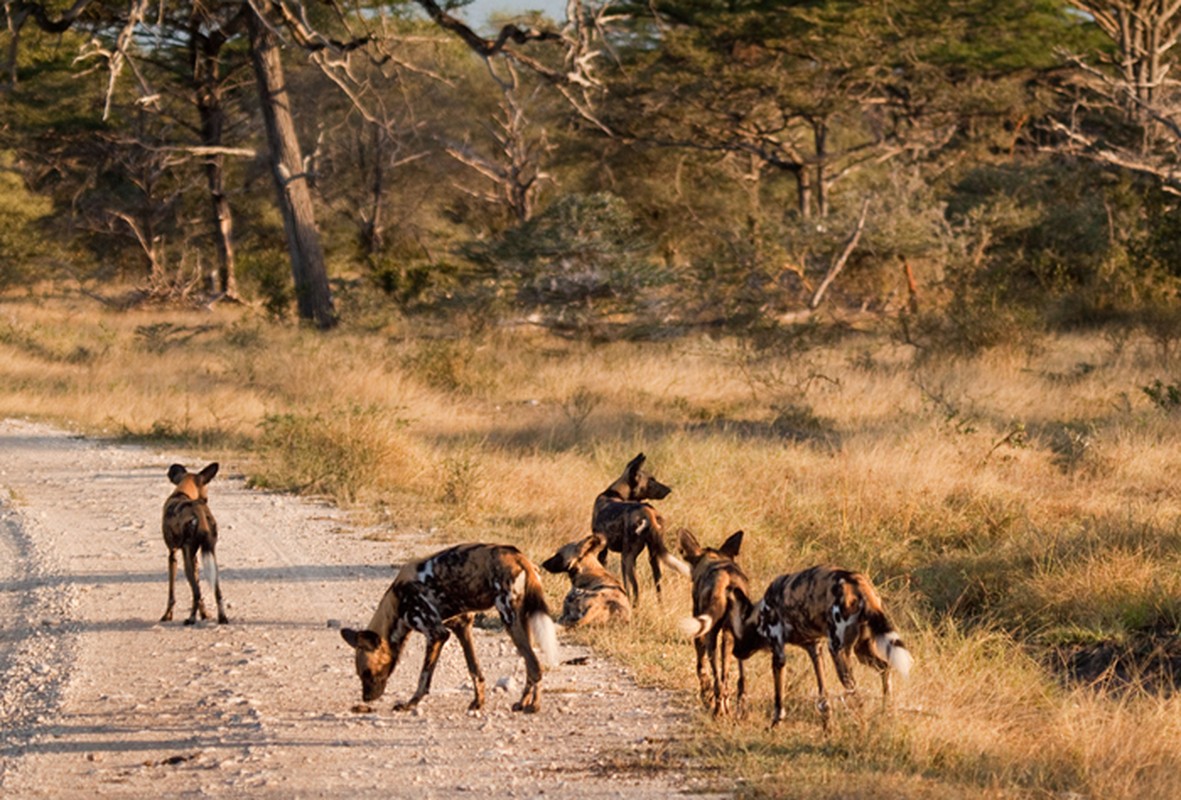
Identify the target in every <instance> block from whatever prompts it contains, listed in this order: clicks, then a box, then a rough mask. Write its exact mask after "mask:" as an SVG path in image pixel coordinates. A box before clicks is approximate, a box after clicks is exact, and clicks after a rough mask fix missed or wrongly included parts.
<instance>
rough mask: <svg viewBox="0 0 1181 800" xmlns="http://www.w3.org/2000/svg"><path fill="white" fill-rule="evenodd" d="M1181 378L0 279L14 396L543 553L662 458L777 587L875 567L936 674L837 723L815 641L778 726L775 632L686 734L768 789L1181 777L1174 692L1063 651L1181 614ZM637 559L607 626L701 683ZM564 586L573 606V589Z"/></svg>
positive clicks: (638, 665)
mask: <svg viewBox="0 0 1181 800" xmlns="http://www.w3.org/2000/svg"><path fill="white" fill-rule="evenodd" d="M1174 375H1176V364H1166V363H1161V362H1160V361H1159V357H1158V354H1157V351H1156V350H1154V349H1153V348H1152V347H1151V346H1150V345H1149V344H1148V343H1147V342H1145V343H1137V342H1135V341H1132V342H1129V343H1127V344H1125V345H1124V346H1123V347H1122V348H1121V349H1120V350H1119V351H1118V352H1117V351H1114V350H1112V348H1111V347H1110V346H1109V345H1108V344H1107V343H1106V340H1105V339H1104V338H1103V337H1102V336H1101V335H1098V334H1096V335H1092V336H1083V335H1079V336H1065V337H1055V338H1047V339H1045V340H1043V341H1042V342H1040V343H1039V347H1038V348H1037V349H1036V350H1030V349H1026V350H1023V351H1020V352H1017V351H1003V350H1002V351H993V352H990V353H988V354H986V355H984V356H982V357H979V358H976V359H973V360H971V361H963V360H955V361H940V362H937V361H935V360H932V359H928V360H923V359H916V357H915V354H914V353H913V352H912V351H911V350H910V349H909V348H905V347H901V346H899V345H897V344H895V343H893V342H892V341H890V340H889V338H888V337H885V336H881V335H876V334H872V333H865V334H856V335H853V336H850V337H847V338H846V339H845V340H844V341H841V342H837V343H835V344H829V345H825V346H823V347H816V348H812V349H807V350H802V351H801V350H799V349H797V348H794V347H787V346H785V347H782V348H780V349H777V348H776V347H774V346H772V347H768V348H763V349H758V348H753V347H752V346H750V345H749V344H744V343H741V342H735V341H728V340H722V341H719V340H714V339H708V338H695V337H690V338H687V339H683V340H678V341H675V342H671V343H659V344H632V343H615V344H609V345H601V346H593V347H592V346H589V345H585V344H579V343H572V342H568V341H563V340H559V339H554V338H549V337H546V336H544V335H541V334H538V333H536V332H527V331H515V332H501V333H495V334H491V335H486V336H484V337H482V338H480V339H478V340H469V339H463V338H458V339H457V338H447V337H427V336H423V335H421V334H419V333H417V332H416V331H414V330H413V329H412V328H411V327H410V326H409V325H406V324H404V323H399V322H396V321H395V322H390V323H388V324H386V325H385V326H384V327H383V326H378V325H372V324H371V325H370V326H369V327H368V328H367V329H366V330H340V331H335V332H333V333H330V334H318V333H313V332H310V331H305V330H299V329H295V328H292V327H288V326H279V325H272V324H270V323H266V322H263V321H259V320H257V319H254V318H253V317H251V316H250V314H249V312H247V311H244V310H241V309H219V310H216V311H215V312H212V313H197V312H178V311H176V310H171V309H170V310H166V311H136V312H127V313H120V314H115V313H110V312H104V311H101V310H97V309H96V308H95V306H94V305H93V304H91V303H90V302H89V301H85V300H78V299H69V298H55V299H53V300H52V301H50V300H43V301H38V300H33V299H28V298H25V299H21V300H16V299H7V300H4V301H3V302H0V382H2V385H3V386H4V387H5V391H4V392H3V393H0V415H27V416H32V415H36V416H41V417H44V418H47V419H51V420H54V421H58V422H64V423H68V424H70V425H74V426H77V427H79V428H81V429H83V430H85V431H87V432H90V433H93V434H106V435H114V436H120V437H128V438H135V439H149V440H169V441H172V442H179V443H182V444H184V445H185V446H188V447H190V448H191V449H194V450H197V451H200V452H199V455H200V457H202V458H204V457H214V456H216V457H219V458H222V459H223V460H225V459H226V458H237V459H239V460H240V461H241V464H242V466H243V468H244V469H245V470H246V471H247V472H248V474H250V475H251V476H252V479H253V480H255V481H256V482H258V483H259V484H262V485H267V486H272V487H277V488H281V489H288V490H299V491H305V492H310V493H319V494H327V495H330V496H332V497H333V498H335V499H336V500H337V501H338V502H341V503H345V504H348V505H350V506H351V507H353V508H355V509H356V510H357V513H359V514H365V515H367V516H369V517H371V518H375V519H380V520H382V521H383V523H384V524H385V525H386V526H388V527H389V528H390V529H391V530H394V529H397V528H400V527H413V528H420V529H424V530H426V529H435V530H436V531H437V535H438V537H439V539H440V540H441V541H457V540H464V539H485V540H502V541H511V542H513V543H516V544H518V546H520V547H522V548H523V549H524V550H525V551H526V552H527V553H529V554H531V555H532V556H533V557H534V558H535V559H537V560H540V559H542V558H544V557H545V556H547V555H548V554H549V553H550V552H551V551H552V550H553V548H555V547H556V546H557V545H559V544H561V543H562V542H565V541H568V540H570V539H572V538H575V537H576V536H580V535H582V534H584V533H585V531H586V528H587V527H588V524H589V515H590V506H591V501H592V499H593V498H594V496H595V494H597V493H598V491H600V490H601V489H602V488H603V487H604V486H606V484H607V483H608V482H610V481H611V480H612V479H613V478H615V477H616V475H618V473H619V471H620V469H621V468H622V466H623V464H624V463H625V462H626V461H627V459H629V458H630V457H631V456H632V455H634V454H635V453H636V452H639V451H644V452H645V453H647V454H648V456H649V463H650V466H651V468H652V469H653V470H654V471H655V472H656V474H657V475H658V476H659V477H660V478H661V479H662V480H664V481H665V482H667V483H670V484H671V485H672V486H673V487H674V492H673V494H672V495H671V496H670V497H669V498H668V499H667V500H665V501H663V502H662V503H661V504H660V507H661V511H662V512H663V513H664V515H665V516H666V518H667V519H668V520H669V522H670V527H671V528H672V529H676V528H677V527H680V526H685V527H689V528H691V529H693V530H694V531H695V532H696V533H697V534H698V537H699V538H700V539H701V540H702V541H703V542H705V543H710V544H717V543H719V542H720V541H721V540H722V539H723V538H724V537H725V536H726V535H727V534H729V533H731V532H732V531H734V530H737V529H739V528H742V529H744V530H745V531H746V532H747V537H746V550H745V551H744V553H743V554H742V557H741V560H742V562H743V564H744V565H745V566H746V567H747V570H748V572H749V573H750V575H751V577H752V580H753V583H754V584H755V585H756V586H757V587H760V588H761V587H762V586H765V585H766V583H767V582H768V581H770V579H771V578H773V577H774V576H775V575H777V574H779V573H781V572H784V571H787V570H792V569H798V568H801V567H804V566H807V565H809V564H812V563H816V562H821V561H832V562H836V563H839V564H842V565H846V566H849V567H854V568H857V569H861V570H864V571H866V572H868V573H869V574H870V575H872V576H873V578H874V580H875V582H876V583H877V584H878V586H879V588H880V590H881V591H882V594H883V596H884V597H885V599H886V602H887V607H888V609H889V610H890V612H891V615H892V616H893V617H894V619H895V623H896V625H897V626H898V627H899V628H900V629H901V630H902V631H903V633H904V636H905V638H906V639H907V641H908V642H909V643H910V645H911V648H912V650H913V652H914V654H915V656H916V662H917V664H916V668H915V670H914V673H913V675H912V679H911V680H910V681H909V682H908V683H906V684H905V685H903V686H901V687H900V689H899V693H898V698H897V704H896V708H895V709H894V711H893V712H892V713H889V714H882V713H880V712H879V711H878V710H877V709H876V707H875V704H874V703H873V702H872V700H871V701H870V702H868V703H867V705H866V708H865V709H864V710H863V712H861V713H860V714H858V713H854V711H852V710H850V709H842V710H839V711H838V714H837V723H836V725H835V728H834V730H833V732H832V733H831V734H830V735H828V736H825V735H823V734H822V733H821V730H820V727H819V724H818V721H817V718H816V713H815V710H814V707H813V702H812V696H813V693H814V687H813V685H812V679H811V676H810V673H809V669H808V667H807V665H806V659H805V658H804V656H803V654H802V652H801V653H798V654H793V657H792V659H791V661H790V668H789V669H790V672H791V679H790V681H791V684H792V689H791V692H790V694H791V698H792V699H791V704H790V706H789V710H790V714H789V720H788V721H787V722H786V723H785V724H783V725H781V726H779V727H778V728H777V729H775V730H774V731H767V730H766V720H767V719H768V717H769V705H770V696H769V694H770V689H769V682H770V681H769V677H768V674H767V673H768V671H769V667H768V662H767V658H766V656H765V655H761V656H756V657H755V658H754V659H752V661H751V663H750V665H749V667H750V668H749V672H750V683H751V686H752V697H751V713H750V714H749V715H748V717H747V718H746V719H744V720H741V721H737V722H735V721H722V722H714V721H712V720H708V719H707V718H706V717H704V716H703V717H702V723H703V724H702V726H701V730H702V731H703V732H702V734H701V736H700V737H698V738H697V739H695V740H694V741H693V742H691V743H690V744H689V746H690V748H691V749H692V750H694V751H695V752H696V753H697V754H698V755H699V756H700V757H701V758H702V759H704V760H705V761H706V762H707V763H710V764H712V765H713V766H715V767H716V768H717V774H718V776H719V782H720V783H722V784H725V785H728V786H729V785H733V784H734V782H735V781H736V780H737V781H738V784H737V785H738V786H739V788H740V793H742V794H745V795H749V796H776V797H826V796H832V797H859V796H860V797H881V796H903V797H940V798H942V797H958V796H963V797H979V796H995V797H1050V796H1055V797H1065V796H1075V795H1081V796H1087V797H1105V798H1131V797H1143V796H1150V797H1169V796H1181V777H1179V776H1181V769H1179V767H1181V758H1179V756H1178V755H1177V754H1178V752H1181V731H1179V730H1178V728H1179V727H1181V714H1179V713H1178V712H1179V711H1181V709H1179V708H1178V702H1179V701H1178V700H1176V699H1174V698H1173V697H1172V696H1171V693H1168V694H1165V695H1164V696H1162V695H1161V694H1160V693H1159V692H1157V693H1153V692H1149V691H1147V688H1146V687H1139V688H1137V687H1136V686H1131V687H1127V686H1124V687H1121V688H1120V690H1119V691H1116V690H1110V691H1098V690H1094V689H1090V688H1086V687H1078V686H1071V685H1070V684H1069V683H1068V682H1067V681H1066V680H1065V679H1064V678H1063V676H1062V675H1060V674H1058V673H1057V672H1056V671H1055V670H1053V669H1052V668H1051V667H1049V666H1047V665H1050V664H1053V663H1056V662H1055V659H1054V658H1053V657H1052V656H1051V650H1050V648H1051V647H1058V646H1070V645H1072V644H1074V643H1087V642H1095V641H1109V640H1110V641H1121V642H1128V641H1134V640H1137V639H1143V638H1146V637H1171V638H1173V639H1175V638H1176V637H1177V634H1178V629H1179V628H1181V578H1178V576H1179V575H1181V569H1179V567H1181V526H1179V524H1178V521H1179V520H1181V497H1179V496H1178V493H1177V490H1176V475H1177V474H1178V471H1179V468H1181V446H1179V445H1181V429H1179V427H1178V425H1177V417H1176V416H1175V413H1181V412H1175V413H1169V412H1168V411H1167V410H1165V409H1162V408H1161V407H1158V406H1157V405H1155V404H1154V403H1153V402H1151V400H1150V399H1149V398H1148V397H1147V396H1146V395H1145V394H1144V393H1143V392H1142V391H1141V390H1140V387H1142V386H1145V385H1149V384H1151V383H1152V382H1153V381H1154V380H1157V379H1162V380H1164V381H1165V382H1166V383H1170V382H1171V376H1174ZM391 557H392V558H395V559H396V558H398V557H399V554H397V553H392V554H391ZM616 564H617V561H615V560H613V561H612V566H614V565H616ZM640 578H641V588H642V590H643V591H644V597H643V598H642V600H641V606H640V609H639V613H638V614H637V618H636V620H635V621H634V623H633V625H632V627H631V629H630V630H629V631H628V632H627V635H626V636H620V635H619V633H618V631H594V632H589V633H585V634H580V636H581V637H582V638H584V639H585V640H587V641H589V642H592V643H593V644H595V645H596V646H598V647H601V648H603V649H605V650H607V651H609V652H612V653H614V654H616V655H617V656H619V657H620V658H623V659H626V660H627V661H628V662H629V663H630V664H631V665H632V666H633V668H634V669H635V671H636V673H637V674H638V675H639V676H640V678H641V680H644V681H649V682H652V683H659V684H662V685H666V686H671V687H675V688H679V689H684V690H685V697H686V702H695V700H694V699H693V697H692V695H691V693H690V691H689V690H690V688H691V687H693V686H695V685H696V684H695V678H694V677H693V675H692V671H693V655H692V648H691V646H690V645H689V643H687V642H686V641H684V640H683V639H682V638H680V635H679V634H678V633H677V630H676V626H675V620H676V618H677V617H679V616H680V615H683V614H686V613H688V608H689V604H688V592H687V590H686V586H685V583H684V581H683V579H680V578H677V577H675V576H674V577H672V578H669V579H667V582H666V587H667V588H666V592H665V598H664V601H663V603H661V604H659V605H658V604H656V603H655V602H653V595H652V589H651V584H650V582H649V581H647V568H646V566H642V567H641V571H640ZM547 581H548V584H547V585H548V587H549V589H550V593H551V596H552V598H553V599H554V601H555V604H556V603H557V602H558V601H559V599H560V597H561V596H562V594H564V592H565V588H566V587H565V586H564V585H563V581H562V580H559V579H556V578H548V577H547ZM861 677H862V678H863V683H864V684H865V689H866V691H865V692H864V694H866V695H868V696H869V697H870V698H872V697H873V695H874V694H876V687H875V686H874V685H873V684H876V681H875V680H872V678H871V676H870V675H868V674H866V673H865V672H864V671H862V673H861ZM1158 685H1159V684H1154V687H1155V686H1158Z"/></svg>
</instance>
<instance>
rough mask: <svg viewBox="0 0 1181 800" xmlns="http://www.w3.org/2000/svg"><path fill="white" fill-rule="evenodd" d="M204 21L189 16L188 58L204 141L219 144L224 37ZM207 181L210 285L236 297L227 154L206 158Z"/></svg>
mask: <svg viewBox="0 0 1181 800" xmlns="http://www.w3.org/2000/svg"><path fill="white" fill-rule="evenodd" d="M204 22H205V20H204V18H203V16H202V15H200V14H196V13H194V15H193V17H192V19H191V20H190V30H189V48H190V54H189V58H190V61H191V66H192V70H193V85H194V88H195V90H196V96H197V112H198V114H199V115H200V119H201V144H202V145H203V146H205V147H209V148H220V147H221V145H222V133H223V131H224V130H225V108H224V106H223V103H222V86H221V76H220V74H219V62H218V58H219V55H220V51H221V42H224V40H222V39H218V40H210V39H209V38H207V37H205V36H203V35H202V33H201V27H202V24H203V23H204ZM205 182H206V185H207V186H208V187H209V200H210V210H211V211H212V212H213V240H214V243H215V247H216V250H217V274H216V276H214V277H213V280H212V281H211V284H212V285H211V286H210V287H209V288H210V290H211V292H212V293H213V294H221V295H224V296H226V297H237V295H238V285H237V279H236V277H235V273H236V269H235V265H234V214H233V210H232V209H231V208H230V201H229V198H228V197H226V187H225V156H224V155H222V154H220V153H216V152H211V154H210V155H208V156H206V158H205Z"/></svg>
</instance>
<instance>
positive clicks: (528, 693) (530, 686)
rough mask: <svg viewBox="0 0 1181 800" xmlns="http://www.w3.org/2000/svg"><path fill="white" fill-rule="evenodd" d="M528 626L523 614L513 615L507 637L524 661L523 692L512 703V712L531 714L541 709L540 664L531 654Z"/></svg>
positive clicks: (531, 645)
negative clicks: (519, 697) (518, 698)
mask: <svg viewBox="0 0 1181 800" xmlns="http://www.w3.org/2000/svg"><path fill="white" fill-rule="evenodd" d="M528 624H529V623H528V621H527V620H526V619H525V616H524V614H521V613H519V612H518V613H516V614H514V615H513V621H512V624H511V625H509V626H508V635H509V638H511V639H512V640H513V644H514V645H516V647H517V652H518V653H520V654H521V658H523V659H525V691H523V692H521V699H520V700H518V701H517V702H515V703H513V711H524V712H525V713H526V714H533V713H536V712H537V711H538V710H539V709H540V708H541V662H540V661H538V660H537V654H536V653H534V652H533V643H532V641H531V640H530V636H529V627H528Z"/></svg>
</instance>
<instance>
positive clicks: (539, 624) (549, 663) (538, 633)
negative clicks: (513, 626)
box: [529, 611, 558, 669]
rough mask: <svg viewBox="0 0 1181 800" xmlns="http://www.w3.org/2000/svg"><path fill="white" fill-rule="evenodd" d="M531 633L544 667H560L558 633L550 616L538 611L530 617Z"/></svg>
mask: <svg viewBox="0 0 1181 800" xmlns="http://www.w3.org/2000/svg"><path fill="white" fill-rule="evenodd" d="M529 633H530V634H531V635H532V636H533V646H534V647H535V648H536V650H537V653H538V656H539V660H540V661H541V664H542V666H544V667H545V668H547V669H553V668H554V667H556V666H558V633H557V630H556V629H555V627H554V621H553V619H552V618H551V617H550V615H549V614H546V613H545V612H543V611H538V612H537V613H535V614H533V615H532V616H531V617H529Z"/></svg>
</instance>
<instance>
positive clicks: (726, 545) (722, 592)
mask: <svg viewBox="0 0 1181 800" xmlns="http://www.w3.org/2000/svg"><path fill="white" fill-rule="evenodd" d="M742 535H743V534H742V531H737V532H735V533H733V534H731V535H730V537H729V538H728V539H726V541H725V542H723V543H722V546H721V547H719V548H717V549H714V548H712V547H702V546H701V545H700V544H698V542H697V539H696V537H694V536H693V534H692V533H690V532H689V531H687V530H684V529H682V530H681V555H683V556H684V557H685V560H686V561H688V562H689V565H690V567H691V568H692V570H693V572H692V576H693V617H692V618H690V619H686V620H684V621H683V622H682V625H681V627H682V630H684V631H685V632H686V633H688V634H689V635H690V636H692V637H693V645H694V647H696V648H697V680H698V682H699V683H700V684H701V702H703V703H705V704H706V705H707V706H709V707H711V708H712V709H713V712H714V716H725V715H726V714H728V713H729V711H730V701H729V697H728V692H727V687H726V662H727V659H728V658H729V656H730V653H731V651H732V650H733V647H734V641H735V639H737V637H738V636H739V634H740V632H741V631H742V626H743V623H744V620H745V618H746V615H747V614H749V613H750V608H751V606H752V605H753V604H752V603H751V600H750V586H749V583H748V581H747V578H746V573H745V572H743V571H742V568H741V567H739V566H738V563H737V562H736V561H735V559H736V558H738V551H739V550H740V549H741V548H742ZM719 641H720V644H721V654H720V657H721V667H720V669H719V666H718V659H719V652H718V645H719ZM707 655H708V656H709V666H710V673H711V674H710V675H707V674H706V672H705V659H706V656H707ZM736 660H737V661H738V694H737V695H736V697H735V700H734V705H735V708H736V709H737V711H738V713H740V714H741V713H742V698H743V695H744V694H745V693H746V671H745V667H744V663H743V660H742V659H736ZM711 677H712V680H711Z"/></svg>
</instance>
